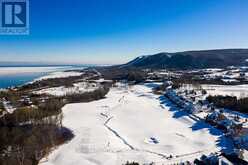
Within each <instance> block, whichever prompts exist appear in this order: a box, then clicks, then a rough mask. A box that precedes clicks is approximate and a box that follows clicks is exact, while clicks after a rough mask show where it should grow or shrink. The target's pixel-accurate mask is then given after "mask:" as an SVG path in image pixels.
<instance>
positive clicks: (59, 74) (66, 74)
mask: <svg viewBox="0 0 248 165" xmlns="http://www.w3.org/2000/svg"><path fill="white" fill-rule="evenodd" d="M82 74H83V73H80V72H75V71H70V72H69V71H68V72H63V71H60V72H52V73H50V74H48V75H46V76H42V77H40V78H38V79H35V80H34V81H39V80H46V79H53V78H66V77H72V76H81V75H82Z"/></svg>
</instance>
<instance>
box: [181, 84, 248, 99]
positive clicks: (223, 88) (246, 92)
mask: <svg viewBox="0 0 248 165" xmlns="http://www.w3.org/2000/svg"><path fill="white" fill-rule="evenodd" d="M199 87H200V88H202V89H205V90H206V91H207V95H212V96H217V95H223V96H236V97H237V98H244V97H248V84H243V85H213V84H202V85H200V86H194V85H192V84H184V85H183V87H182V89H187V90H192V89H199Z"/></svg>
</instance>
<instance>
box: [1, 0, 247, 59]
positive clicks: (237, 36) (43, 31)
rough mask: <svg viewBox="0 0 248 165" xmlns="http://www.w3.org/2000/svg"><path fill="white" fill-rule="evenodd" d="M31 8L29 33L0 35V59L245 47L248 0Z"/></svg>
mask: <svg viewBox="0 0 248 165" xmlns="http://www.w3.org/2000/svg"><path fill="white" fill-rule="evenodd" d="M29 9H30V14H29V15H30V34H29V35H27V36H23V35H22V36H16V35H12V36H4V35H0V62H1V61H22V62H50V63H66V64H120V63H125V62H127V61H129V60H132V59H133V58H135V57H137V56H141V55H149V54H155V53H159V52H176V51H186V50H202V49H222V48H248V42H247V40H248V39H247V36H248V12H247V9H248V1H247V0H30V8H29Z"/></svg>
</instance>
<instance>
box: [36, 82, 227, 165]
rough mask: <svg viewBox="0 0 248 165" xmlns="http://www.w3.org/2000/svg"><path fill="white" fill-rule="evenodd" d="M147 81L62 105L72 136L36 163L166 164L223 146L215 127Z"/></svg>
mask: <svg viewBox="0 0 248 165" xmlns="http://www.w3.org/2000/svg"><path fill="white" fill-rule="evenodd" d="M151 86H153V85H151V84H148V85H135V86H133V87H128V86H125V85H123V86H120V87H116V88H112V89H111V90H110V92H109V93H108V95H107V96H106V98H105V99H102V100H98V101H93V102H89V103H77V104H68V105H66V106H65V107H63V114H64V120H63V124H64V126H65V127H68V128H69V129H71V130H72V131H73V133H74V134H75V137H74V138H73V139H72V140H71V141H70V142H68V143H67V144H64V145H62V146H60V147H58V148H57V149H56V150H54V151H53V152H52V153H51V154H50V155H49V156H48V159H47V160H46V159H45V158H44V159H43V160H41V162H40V165H78V164H83V165H96V164H97V165H120V164H124V163H125V162H126V161H136V162H139V163H150V162H157V163H156V164H162V163H166V164H168V163H177V162H181V161H184V160H193V159H195V158H196V157H199V156H201V155H202V154H209V153H210V152H216V151H219V150H220V149H221V148H222V147H224V146H223V145H224V144H226V145H228V144H227V143H226V141H225V139H224V138H223V137H222V135H223V134H222V133H221V132H219V131H218V130H217V129H215V128H213V127H211V126H209V125H207V124H205V123H203V122H202V121H197V120H196V119H194V118H192V116H189V115H187V114H186V113H184V112H182V111H180V110H179V109H178V108H176V107H175V106H173V105H172V104H171V103H170V102H169V101H168V100H167V99H165V98H164V97H162V96H158V95H154V94H153V93H152V92H151ZM223 139H224V142H223ZM170 155H172V156H173V158H172V159H168V157H169V156H170Z"/></svg>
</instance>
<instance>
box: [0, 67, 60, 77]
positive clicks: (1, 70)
mask: <svg viewBox="0 0 248 165" xmlns="http://www.w3.org/2000/svg"><path fill="white" fill-rule="evenodd" d="M62 68H63V67H0V76H4V75H11V74H21V73H22V74H23V73H40V72H53V71H56V70H58V69H62Z"/></svg>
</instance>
